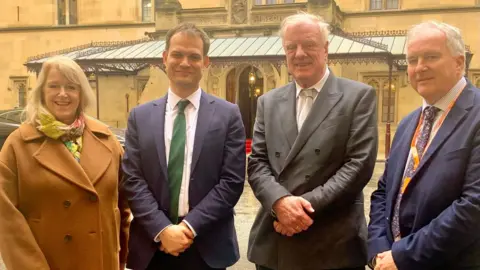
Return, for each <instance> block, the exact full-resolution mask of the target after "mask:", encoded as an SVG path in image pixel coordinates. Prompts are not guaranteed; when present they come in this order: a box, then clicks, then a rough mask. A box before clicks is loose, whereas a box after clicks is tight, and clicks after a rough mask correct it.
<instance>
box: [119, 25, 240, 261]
mask: <svg viewBox="0 0 480 270" xmlns="http://www.w3.org/2000/svg"><path fill="white" fill-rule="evenodd" d="M209 46H210V41H209V38H208V36H207V35H206V34H205V33H204V32H203V31H202V30H201V29H199V28H197V27H196V26H195V25H193V24H188V23H186V24H180V25H178V26H177V27H175V28H173V29H171V30H170V31H169V32H168V33H167V35H166V47H165V52H164V53H163V62H164V64H165V67H166V73H167V76H168V78H169V82H170V87H169V89H168V93H167V95H166V96H165V97H163V98H160V99H158V100H154V101H152V102H149V103H146V104H143V105H141V106H138V107H136V108H135V109H133V110H132V112H131V113H130V116H129V119H128V129H127V135H126V141H125V155H124V159H123V166H122V168H123V171H124V173H125V179H124V181H123V184H122V186H123V189H124V191H125V193H126V195H127V197H128V200H129V204H130V207H131V210H132V212H133V216H134V219H133V222H132V224H131V227H130V239H129V250H130V251H129V256H128V262H127V267H129V268H132V269H135V270H137V269H138V270H143V269H148V270H150V269H152V270H153V269H176V270H177V269H178V270H182V269H188V270H197V269H198V270H204V269H225V268H226V267H228V266H230V265H233V264H234V263H235V262H236V261H237V260H238V259H239V251H238V243H237V236H236V233H235V228H234V218H233V216H234V209H233V208H234V206H235V204H236V203H237V202H238V200H239V198H240V195H241V194H242V191H243V186H244V181H245V130H244V127H243V123H242V119H241V116H240V111H239V109H238V107H237V106H236V105H234V104H231V103H229V102H227V101H225V100H222V99H219V98H216V97H213V96H211V95H209V94H207V93H205V92H203V91H202V89H200V87H199V82H200V79H201V77H202V69H203V68H204V67H206V66H207V65H208V63H209V59H208V56H207V53H208V50H209Z"/></svg>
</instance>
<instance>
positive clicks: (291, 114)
mask: <svg viewBox="0 0 480 270" xmlns="http://www.w3.org/2000/svg"><path fill="white" fill-rule="evenodd" d="M296 100H297V98H296V87H295V83H293V82H292V83H290V85H288V87H286V89H285V90H284V91H283V93H281V94H280V95H279V96H278V101H277V102H278V115H279V118H278V120H279V123H280V125H281V127H282V130H283V133H282V134H283V135H285V137H286V139H287V142H288V149H291V148H292V146H293V144H294V142H295V139H296V138H297V135H298V129H297V117H296Z"/></svg>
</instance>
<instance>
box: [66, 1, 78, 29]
mask: <svg viewBox="0 0 480 270" xmlns="http://www.w3.org/2000/svg"><path fill="white" fill-rule="evenodd" d="M68 17H69V21H68V23H69V24H77V23H78V18H77V0H68Z"/></svg>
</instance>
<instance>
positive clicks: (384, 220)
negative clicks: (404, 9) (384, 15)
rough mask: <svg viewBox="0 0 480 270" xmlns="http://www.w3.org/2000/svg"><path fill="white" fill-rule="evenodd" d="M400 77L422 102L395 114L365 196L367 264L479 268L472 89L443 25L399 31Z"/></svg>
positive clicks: (460, 52)
mask: <svg viewBox="0 0 480 270" xmlns="http://www.w3.org/2000/svg"><path fill="white" fill-rule="evenodd" d="M406 45H407V62H408V76H409V79H410V82H411V84H412V87H413V88H414V89H415V90H416V91H417V92H418V93H419V94H420V95H421V96H422V98H423V106H422V107H421V108H419V109H417V110H415V111H414V112H412V113H411V114H409V115H408V116H407V117H405V119H403V120H402V121H401V122H400V124H399V125H398V128H397V132H396V134H395V138H394V140H393V145H392V152H391V153H390V157H389V158H388V160H387V163H386V165H385V172H384V174H383V176H382V178H381V179H380V180H379V182H378V189H377V190H376V191H375V192H374V193H373V194H372V198H371V203H372V204H371V212H370V224H369V227H368V231H369V235H368V238H369V239H368V254H369V258H370V259H371V267H374V269H381V270H383V269H400V270H428V269H435V270H439V269H442V270H444V269H445V270H446V269H448V270H458V269H480V90H479V89H477V88H475V87H474V86H473V85H472V84H470V83H469V82H468V81H467V80H466V79H465V78H464V77H463V75H464V69H465V45H464V42H463V40H462V37H461V35H460V31H459V30H458V29H457V28H455V27H453V26H450V25H448V24H445V23H437V22H425V23H422V24H419V25H416V26H414V27H413V28H412V29H411V30H410V31H409V33H408V36H407V44H406Z"/></svg>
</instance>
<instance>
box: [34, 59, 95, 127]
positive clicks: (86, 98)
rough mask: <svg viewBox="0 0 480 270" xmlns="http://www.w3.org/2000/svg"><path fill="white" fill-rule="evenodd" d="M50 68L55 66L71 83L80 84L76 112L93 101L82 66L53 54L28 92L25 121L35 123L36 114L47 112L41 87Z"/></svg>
mask: <svg viewBox="0 0 480 270" xmlns="http://www.w3.org/2000/svg"><path fill="white" fill-rule="evenodd" d="M52 68H56V69H57V70H58V71H59V72H60V73H61V74H62V75H63V76H65V78H66V79H67V80H68V81H70V82H71V83H74V84H77V85H80V104H79V108H78V113H81V112H84V111H85V109H86V108H87V107H89V106H90V105H92V104H94V103H95V95H94V93H93V90H92V88H91V87H90V83H89V82H88V79H87V76H85V73H84V72H83V70H82V68H81V67H80V66H79V65H78V64H77V63H76V62H75V61H73V60H72V59H70V58H68V57H65V56H54V57H52V58H50V59H48V60H47V61H45V62H44V63H43V65H42V69H41V70H40V74H39V75H38V79H37V85H36V86H35V88H34V89H33V90H32V92H31V93H30V96H29V98H28V102H27V106H26V107H25V112H24V113H25V118H26V119H25V122H26V123H29V124H33V125H36V123H37V120H38V115H39V114H40V113H46V112H48V110H47V108H46V107H45V104H44V100H43V89H44V87H45V84H46V82H47V77H48V74H49V72H50V70H51V69H52Z"/></svg>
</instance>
